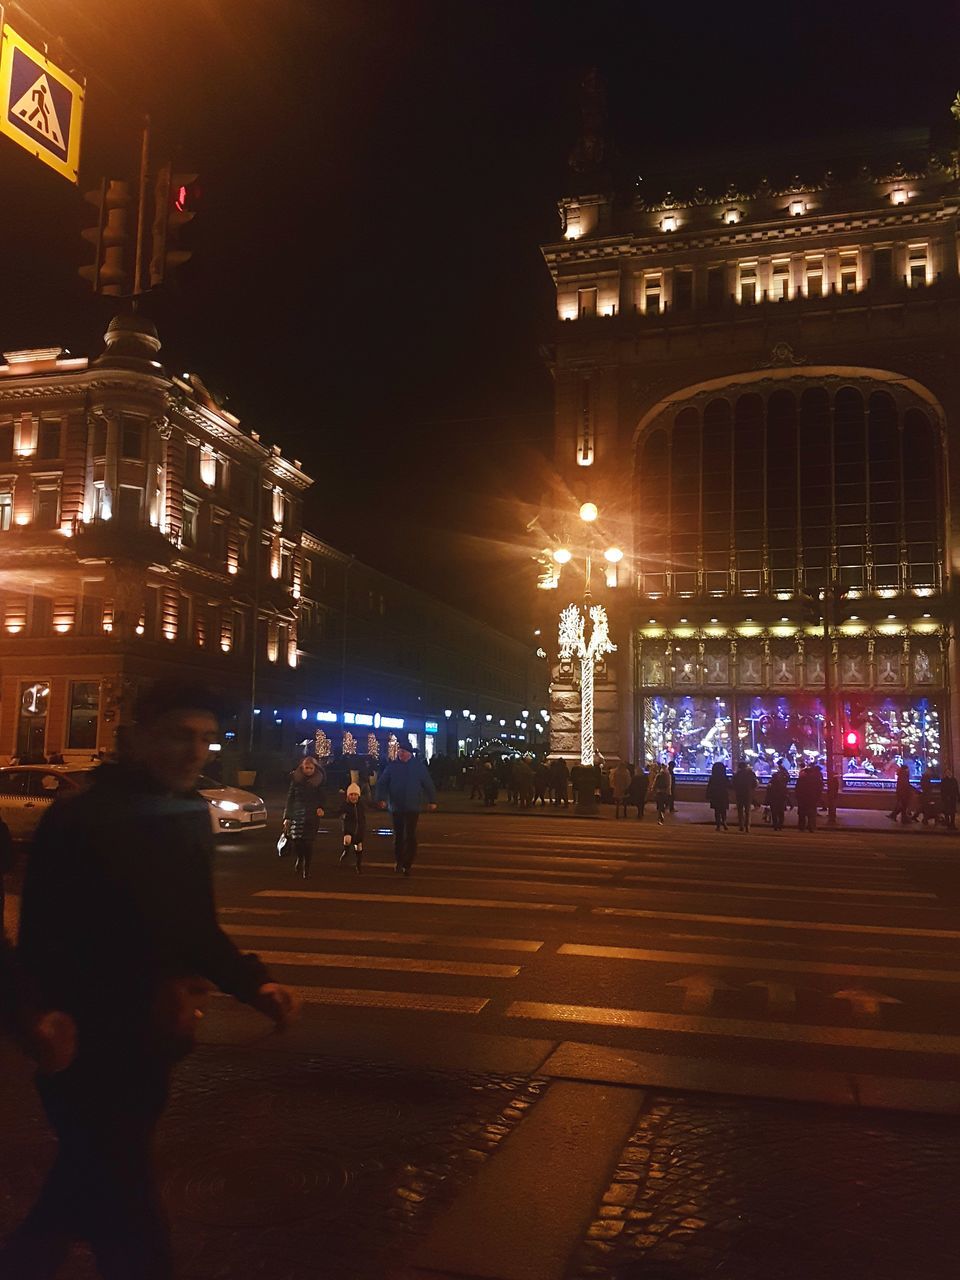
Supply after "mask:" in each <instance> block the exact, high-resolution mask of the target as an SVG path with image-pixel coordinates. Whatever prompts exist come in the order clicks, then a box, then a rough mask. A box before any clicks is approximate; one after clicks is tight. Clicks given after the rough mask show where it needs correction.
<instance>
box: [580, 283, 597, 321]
mask: <svg viewBox="0 0 960 1280" xmlns="http://www.w3.org/2000/svg"><path fill="white" fill-rule="evenodd" d="M577 314H578V315H579V316H580V318H581V319H583V318H584V317H585V316H595V315H596V314H597V291H596V289H578V290H577Z"/></svg>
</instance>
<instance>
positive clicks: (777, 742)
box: [737, 695, 826, 778]
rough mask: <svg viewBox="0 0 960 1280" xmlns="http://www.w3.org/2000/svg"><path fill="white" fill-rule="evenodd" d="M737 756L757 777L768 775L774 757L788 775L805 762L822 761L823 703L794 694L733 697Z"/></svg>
mask: <svg viewBox="0 0 960 1280" xmlns="http://www.w3.org/2000/svg"><path fill="white" fill-rule="evenodd" d="M737 758H738V759H740V758H742V759H744V760H746V761H747V762H748V764H749V765H750V766H751V768H752V769H753V771H754V773H756V775H757V777H758V778H768V777H769V776H770V774H771V773H772V772H773V770H774V768H775V767H776V765H777V763H778V761H781V760H782V761H783V764H784V766H785V768H786V769H787V771H788V772H789V773H790V775H791V776H792V777H794V778H795V777H796V776H797V774H798V773H799V772H800V770H801V769H802V768H803V767H804V766H805V765H808V764H818V765H820V766H821V768H823V767H824V766H825V764H826V745H825V735H824V712H823V703H822V702H821V700H820V699H819V698H810V697H806V698H805V697H803V696H799V697H798V696H794V697H789V698H778V697H774V696H771V695H767V696H766V697H763V696H761V697H756V698H749V697H748V698H744V697H742V696H741V697H739V698H738V699H737Z"/></svg>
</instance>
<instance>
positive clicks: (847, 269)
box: [840, 249, 860, 293]
mask: <svg viewBox="0 0 960 1280" xmlns="http://www.w3.org/2000/svg"><path fill="white" fill-rule="evenodd" d="M859 262H860V254H859V252H858V250H856V249H844V250H841V253H840V292H841V293H856V291H857V276H858V272H859Z"/></svg>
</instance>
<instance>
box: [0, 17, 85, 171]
mask: <svg viewBox="0 0 960 1280" xmlns="http://www.w3.org/2000/svg"><path fill="white" fill-rule="evenodd" d="M83 97H84V87H83V85H81V84H78V83H77V81H76V80H74V79H72V77H70V76H68V75H67V73H66V72H65V71H61V69H60V68H59V67H57V66H55V65H54V64H53V63H52V62H51V61H50V60H49V59H48V58H46V57H45V56H44V54H42V53H41V52H40V51H39V49H34V47H33V45H31V44H28V43H27V41H26V40H24V38H23V36H19V35H17V33H16V32H15V31H13V30H12V29H11V28H10V27H9V26H5V27H4V28H3V37H2V41H0V132H2V133H5V134H6V135H7V137H8V138H12V139H13V140H14V142H18V143H19V144H20V146H21V147H24V148H25V149H26V150H27V151H29V152H30V154H31V155H35V156H36V157H37V159H38V160H42V161H43V163H44V164H47V165H49V166H50V168H51V169H55V170H56V172H57V173H60V174H62V175H63V176H64V177H65V178H67V179H69V181H70V182H77V181H78V173H77V171H78V168H79V164H80V126H81V120H82V117H83Z"/></svg>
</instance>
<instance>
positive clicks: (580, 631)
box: [560, 604, 617, 765]
mask: <svg viewBox="0 0 960 1280" xmlns="http://www.w3.org/2000/svg"><path fill="white" fill-rule="evenodd" d="M590 621H591V622H592V623H593V629H592V630H591V632H590V639H589V640H588V639H587V637H586V619H585V618H584V616H583V614H582V613H581V612H580V606H579V605H575V604H568V605H567V607H566V608H565V609H564V610H563V612H562V613H561V614H560V657H561V658H562V659H563V660H564V661H566V660H567V659H569V658H573V657H577V658H579V659H580V763H581V764H587V765H591V764H593V754H594V745H593V676H594V671H595V670H596V665H597V663H598V662H599V661H600V660H601V659H602V658H603V656H604V654H607V653H614V652H616V648H617V646H616V645H615V644H613V642H612V641H611V639H610V628H609V624H608V622H607V611H606V609H604V607H603V605H602V604H594V605H591V606H590Z"/></svg>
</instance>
